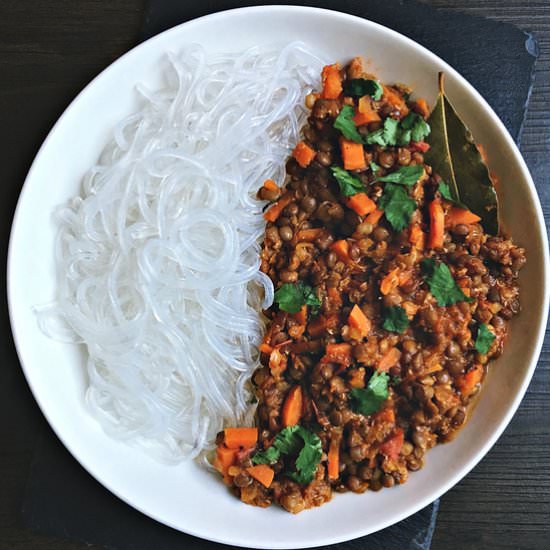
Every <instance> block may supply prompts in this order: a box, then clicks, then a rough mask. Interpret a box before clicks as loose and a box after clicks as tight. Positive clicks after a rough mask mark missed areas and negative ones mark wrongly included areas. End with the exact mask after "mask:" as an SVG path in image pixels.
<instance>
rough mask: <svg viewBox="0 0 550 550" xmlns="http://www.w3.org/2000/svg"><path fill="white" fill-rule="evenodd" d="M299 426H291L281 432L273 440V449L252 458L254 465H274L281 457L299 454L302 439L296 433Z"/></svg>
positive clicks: (269, 448)
mask: <svg viewBox="0 0 550 550" xmlns="http://www.w3.org/2000/svg"><path fill="white" fill-rule="evenodd" d="M298 428H299V426H298V425H296V426H289V427H287V428H285V429H284V430H281V431H280V432H279V433H278V434H277V435H276V436H275V439H274V440H273V443H272V445H271V447H268V448H267V449H265V450H264V451H259V452H257V453H256V454H255V455H254V456H253V457H252V462H253V463H254V464H273V463H275V462H277V460H279V458H281V455H288V454H294V453H297V452H298V450H299V449H300V443H301V442H300V437H299V435H298V434H297V433H296V432H297V431H298Z"/></svg>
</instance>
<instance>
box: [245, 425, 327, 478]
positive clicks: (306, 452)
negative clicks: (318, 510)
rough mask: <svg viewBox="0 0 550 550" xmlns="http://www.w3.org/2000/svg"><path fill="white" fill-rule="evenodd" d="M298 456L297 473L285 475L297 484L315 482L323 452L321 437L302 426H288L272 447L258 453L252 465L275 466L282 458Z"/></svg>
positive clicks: (296, 462)
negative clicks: (314, 478) (316, 471)
mask: <svg viewBox="0 0 550 550" xmlns="http://www.w3.org/2000/svg"><path fill="white" fill-rule="evenodd" d="M296 454H297V455H298V456H297V457H296V461H295V466H296V471H293V472H285V475H287V476H288V477H290V478H291V479H293V480H294V481H296V482H297V483H302V484H308V483H310V482H311V481H312V480H313V476H314V475H315V470H316V469H317V465H318V464H319V462H320V461H321V455H322V454H323V450H322V446H321V440H320V439H319V437H318V436H317V435H315V434H314V433H312V432H310V431H309V430H306V429H305V428H302V426H299V425H296V426H288V427H287V428H284V429H283V430H281V431H280V432H279V433H278V434H277V435H276V436H275V439H274V440H273V444H272V445H271V447H268V448H267V449H265V450H264V451H259V452H257V453H256V454H255V455H254V456H253V457H252V463H253V464H274V463H275V462H277V461H278V460H279V459H280V458H281V456H292V455H296Z"/></svg>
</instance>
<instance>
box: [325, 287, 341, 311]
mask: <svg viewBox="0 0 550 550" xmlns="http://www.w3.org/2000/svg"><path fill="white" fill-rule="evenodd" d="M327 294H328V299H329V302H330V307H331V309H340V308H341V307H342V304H343V301H342V295H341V294H340V292H339V290H338V289H337V288H336V287H335V286H329V287H328V288H327Z"/></svg>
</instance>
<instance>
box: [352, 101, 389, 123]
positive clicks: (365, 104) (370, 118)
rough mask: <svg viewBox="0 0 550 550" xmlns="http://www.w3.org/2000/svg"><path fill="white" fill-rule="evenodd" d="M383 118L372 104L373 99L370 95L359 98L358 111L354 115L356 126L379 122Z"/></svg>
mask: <svg viewBox="0 0 550 550" xmlns="http://www.w3.org/2000/svg"><path fill="white" fill-rule="evenodd" d="M380 120H382V119H381V118H380V115H379V114H378V113H377V112H376V110H375V109H374V108H373V106H372V101H371V99H370V97H369V96H363V97H361V98H360V99H359V105H358V107H357V113H355V116H354V117H353V122H355V125H356V126H361V125H362V124H369V123H370V122H379V121H380Z"/></svg>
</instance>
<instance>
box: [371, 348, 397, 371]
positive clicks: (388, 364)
mask: <svg viewBox="0 0 550 550" xmlns="http://www.w3.org/2000/svg"><path fill="white" fill-rule="evenodd" d="M400 358H401V352H400V351H399V350H398V349H397V348H390V349H389V351H387V352H386V353H385V354H384V355H383V356H382V359H380V361H378V364H377V365H376V370H377V371H379V372H386V371H388V370H390V369H391V368H392V367H395V365H397V363H398V362H399V359H400Z"/></svg>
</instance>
